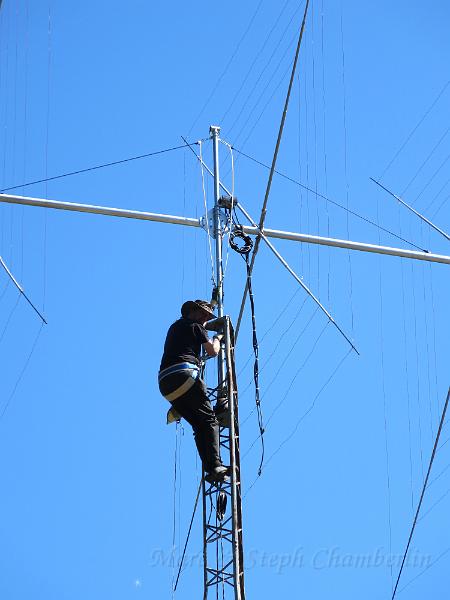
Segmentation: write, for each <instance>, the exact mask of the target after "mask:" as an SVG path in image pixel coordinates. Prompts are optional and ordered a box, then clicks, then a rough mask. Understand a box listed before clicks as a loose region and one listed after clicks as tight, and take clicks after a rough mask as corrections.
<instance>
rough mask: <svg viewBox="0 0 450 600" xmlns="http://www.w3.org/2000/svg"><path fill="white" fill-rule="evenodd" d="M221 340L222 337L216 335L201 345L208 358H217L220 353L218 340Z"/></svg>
mask: <svg viewBox="0 0 450 600" xmlns="http://www.w3.org/2000/svg"><path fill="white" fill-rule="evenodd" d="M222 338H223V335H222V334H221V333H220V334H216V335H215V336H213V337H212V338H211V339H209V340H208V341H207V342H204V343H203V344H202V346H203V349H204V351H205V352H206V354H207V355H208V356H217V355H218V354H219V351H220V340H221V339H222Z"/></svg>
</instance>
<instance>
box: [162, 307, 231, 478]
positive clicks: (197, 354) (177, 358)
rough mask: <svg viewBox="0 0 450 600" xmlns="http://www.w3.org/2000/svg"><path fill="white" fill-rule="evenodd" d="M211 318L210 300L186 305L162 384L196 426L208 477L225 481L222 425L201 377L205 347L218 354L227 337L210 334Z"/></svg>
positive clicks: (174, 329) (174, 328)
mask: <svg viewBox="0 0 450 600" xmlns="http://www.w3.org/2000/svg"><path fill="white" fill-rule="evenodd" d="M211 319H214V313H213V308H212V306H211V304H209V303H208V302H205V301H204V300H188V301H187V302H185V303H184V304H183V306H182V307H181V318H180V319H178V320H177V321H175V323H173V324H172V325H171V326H170V327H169V331H168V332H167V337H166V341H165V344H164V353H163V357H162V359H161V366H160V370H159V374H158V383H159V390H160V392H161V394H162V395H163V396H164V398H166V399H167V400H169V402H170V403H171V404H172V408H173V409H175V411H176V412H177V413H178V415H180V416H181V417H183V418H184V419H186V421H187V422H188V423H189V424H190V425H191V426H192V429H193V431H194V438H195V443H196V445H197V450H198V453H199V455H200V458H201V460H202V463H203V468H204V469H205V471H206V472H207V474H208V475H207V478H208V479H209V480H210V481H222V480H223V479H224V477H225V476H226V475H228V473H229V467H225V466H224V465H223V464H222V461H221V458H220V448H219V424H218V422H217V419H216V415H215V413H214V410H213V408H212V406H211V402H210V400H209V398H208V395H207V389H206V385H205V383H204V381H203V380H202V379H201V376H200V367H201V349H202V348H203V350H204V351H205V352H206V354H207V355H208V356H217V355H218V353H219V351H220V341H221V339H222V337H223V336H222V335H220V334H216V335H214V336H213V337H212V338H211V339H210V338H209V337H208V333H207V331H206V329H205V325H206V323H207V322H208V321H211Z"/></svg>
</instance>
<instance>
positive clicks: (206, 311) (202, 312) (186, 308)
mask: <svg viewBox="0 0 450 600" xmlns="http://www.w3.org/2000/svg"><path fill="white" fill-rule="evenodd" d="M213 310H214V309H213V307H212V306H211V304H209V302H206V301H205V300H188V301H187V302H185V303H184V304H183V306H182V307H181V316H182V317H184V318H185V319H190V320H191V321H195V322H196V323H201V324H202V325H203V324H204V323H206V322H207V321H210V320H211V319H214V317H215V315H214V312H213Z"/></svg>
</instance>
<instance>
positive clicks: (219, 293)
mask: <svg viewBox="0 0 450 600" xmlns="http://www.w3.org/2000/svg"><path fill="white" fill-rule="evenodd" d="M209 132H210V134H211V137H212V139H213V159H214V211H213V215H214V237H215V240H216V286H217V290H216V297H217V312H218V316H219V317H223V271H222V225H221V222H220V206H219V199H220V176H219V134H220V127H218V126H217V125H211V127H210V129H209ZM224 360H225V356H224V352H223V349H222V348H221V350H220V352H219V357H218V381H217V383H218V384H219V391H220V388H221V387H223V385H224V381H225V364H224Z"/></svg>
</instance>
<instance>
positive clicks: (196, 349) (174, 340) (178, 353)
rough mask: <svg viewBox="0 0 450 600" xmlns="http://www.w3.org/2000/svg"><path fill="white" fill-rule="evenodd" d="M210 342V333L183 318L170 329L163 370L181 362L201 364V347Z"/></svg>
mask: <svg viewBox="0 0 450 600" xmlns="http://www.w3.org/2000/svg"><path fill="white" fill-rule="evenodd" d="M207 341H208V333H207V332H206V329H205V328H204V327H203V325H200V323H195V322H194V321H191V320H190V319H185V318H183V317H182V318H181V319H178V321H175V323H172V325H171V326H170V327H169V331H168V332H167V337H166V342H165V344H164V354H163V357H162V359H161V366H160V370H161V369H166V368H167V367H170V366H171V365H174V364H176V363H180V362H192V363H195V364H197V365H199V364H200V352H201V345H202V344H203V343H204V342H207Z"/></svg>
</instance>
